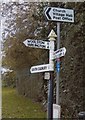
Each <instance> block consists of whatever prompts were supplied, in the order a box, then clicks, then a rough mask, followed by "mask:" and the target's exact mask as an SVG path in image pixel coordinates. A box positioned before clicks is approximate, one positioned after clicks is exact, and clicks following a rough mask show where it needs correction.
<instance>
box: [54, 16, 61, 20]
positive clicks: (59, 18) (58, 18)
mask: <svg viewBox="0 0 85 120" xmlns="http://www.w3.org/2000/svg"><path fill="white" fill-rule="evenodd" d="M53 19H57V20H61V17H56V16H53Z"/></svg>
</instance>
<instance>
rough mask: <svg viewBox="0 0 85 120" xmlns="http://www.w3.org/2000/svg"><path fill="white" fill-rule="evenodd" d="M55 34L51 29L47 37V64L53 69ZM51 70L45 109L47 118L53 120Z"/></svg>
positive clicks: (52, 77)
mask: <svg viewBox="0 0 85 120" xmlns="http://www.w3.org/2000/svg"><path fill="white" fill-rule="evenodd" d="M56 37H57V35H56V34H55V32H54V31H53V30H51V32H50V34H49V36H48V38H49V41H50V50H49V64H51V65H52V66H53V69H54V62H53V57H54V56H53V55H54V41H55V40H56V39H55V38H56ZM53 73H54V72H53V71H51V72H50V79H49V83H48V110H47V118H48V120H53V79H54V75H53Z"/></svg>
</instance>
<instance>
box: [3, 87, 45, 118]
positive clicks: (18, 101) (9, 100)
mask: <svg viewBox="0 0 85 120" xmlns="http://www.w3.org/2000/svg"><path fill="white" fill-rule="evenodd" d="M2 118H46V113H45V112H44V111H43V109H42V107H41V105H40V104H39V103H35V102H33V101H32V100H30V99H28V98H25V97H23V96H20V95H18V94H17V92H16V89H14V88H7V87H5V88H4V87H3V88H2Z"/></svg>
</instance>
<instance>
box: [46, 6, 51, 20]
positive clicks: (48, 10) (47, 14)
mask: <svg viewBox="0 0 85 120" xmlns="http://www.w3.org/2000/svg"><path fill="white" fill-rule="evenodd" d="M50 10H51V8H50V7H49V8H48V9H46V11H45V15H46V17H47V18H48V19H51V16H50V15H49V12H50Z"/></svg>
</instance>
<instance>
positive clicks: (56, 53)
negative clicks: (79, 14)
mask: <svg viewBox="0 0 85 120" xmlns="http://www.w3.org/2000/svg"><path fill="white" fill-rule="evenodd" d="M65 53H66V48H65V47H63V48H60V49H58V50H56V51H54V59H56V58H60V57H63V56H65Z"/></svg>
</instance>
